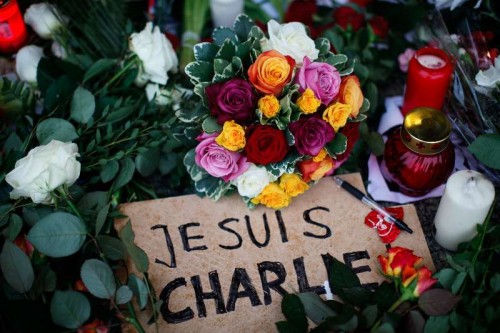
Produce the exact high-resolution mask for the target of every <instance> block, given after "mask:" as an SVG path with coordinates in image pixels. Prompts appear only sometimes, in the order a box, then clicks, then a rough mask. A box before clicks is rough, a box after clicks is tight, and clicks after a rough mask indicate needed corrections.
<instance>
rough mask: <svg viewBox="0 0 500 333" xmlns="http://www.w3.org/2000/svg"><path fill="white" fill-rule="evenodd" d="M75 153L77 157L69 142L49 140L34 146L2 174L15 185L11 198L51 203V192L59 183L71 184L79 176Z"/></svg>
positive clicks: (74, 146) (76, 153) (8, 181)
mask: <svg viewBox="0 0 500 333" xmlns="http://www.w3.org/2000/svg"><path fill="white" fill-rule="evenodd" d="M77 156H80V155H79V154H78V146H77V145H76V144H74V143H71V142H68V143H64V142H61V141H56V140H52V141H51V142H50V143H49V144H47V145H42V146H38V147H35V148H33V149H32V150H30V151H29V152H28V155H27V156H26V157H24V158H22V159H20V160H18V161H17V162H16V165H15V168H14V170H12V171H11V172H9V173H8V174H7V176H6V177H5V180H6V181H7V183H9V184H10V185H11V186H12V187H13V188H14V189H13V190H12V192H10V197H11V199H18V198H20V197H30V198H31V200H33V202H35V203H51V202H52V198H51V196H50V192H51V191H53V190H55V189H56V188H58V187H59V186H61V185H68V186H69V185H72V184H73V183H74V182H75V181H76V180H77V179H78V177H79V176H80V162H78V161H77V160H76V157H77Z"/></svg>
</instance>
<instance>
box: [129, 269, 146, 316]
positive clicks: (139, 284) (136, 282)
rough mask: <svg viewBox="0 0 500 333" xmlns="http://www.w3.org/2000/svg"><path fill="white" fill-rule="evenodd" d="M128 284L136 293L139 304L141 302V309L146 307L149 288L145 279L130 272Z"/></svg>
mask: <svg viewBox="0 0 500 333" xmlns="http://www.w3.org/2000/svg"><path fill="white" fill-rule="evenodd" d="M128 286H129V287H130V289H131V290H132V292H133V293H134V296H135V297H136V299H137V304H139V309H141V310H142V309H144V308H145V307H146V305H147V304H148V296H149V293H148V288H147V286H146V284H145V283H144V281H142V280H141V279H140V278H138V277H137V276H136V275H135V274H130V276H129V278H128Z"/></svg>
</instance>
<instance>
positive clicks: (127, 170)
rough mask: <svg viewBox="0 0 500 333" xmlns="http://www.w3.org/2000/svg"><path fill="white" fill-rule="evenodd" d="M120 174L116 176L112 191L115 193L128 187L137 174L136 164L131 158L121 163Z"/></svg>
mask: <svg viewBox="0 0 500 333" xmlns="http://www.w3.org/2000/svg"><path fill="white" fill-rule="evenodd" d="M120 166H121V168H120V172H119V173H118V175H117V176H116V179H115V181H114V182H113V186H112V191H111V192H114V191H116V190H118V189H119V188H121V187H123V186H125V185H127V184H128V183H129V182H130V181H131V180H132V177H133V176H134V172H135V164H134V162H133V161H132V159H131V158H130V157H127V158H124V159H123V160H121V161H120Z"/></svg>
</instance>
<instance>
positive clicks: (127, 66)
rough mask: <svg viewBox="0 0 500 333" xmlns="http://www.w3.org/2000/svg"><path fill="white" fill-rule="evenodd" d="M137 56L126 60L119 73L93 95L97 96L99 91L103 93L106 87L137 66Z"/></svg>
mask: <svg viewBox="0 0 500 333" xmlns="http://www.w3.org/2000/svg"><path fill="white" fill-rule="evenodd" d="M137 60H138V58H137V56H136V55H133V56H132V57H130V58H129V59H127V60H126V63H125V66H123V68H122V69H120V71H118V73H116V74H115V75H114V76H113V77H112V78H111V79H110V80H109V81H108V82H106V84H105V85H104V86H103V87H102V88H101V89H99V90H98V91H97V92H96V93H95V95H98V94H99V93H100V92H101V91H103V90H104V89H106V88H107V87H109V86H110V85H112V84H113V83H114V82H115V81H116V80H118V79H119V78H120V77H121V76H122V75H123V74H124V73H126V72H127V71H128V70H129V69H130V68H132V67H133V66H134V65H136V64H137Z"/></svg>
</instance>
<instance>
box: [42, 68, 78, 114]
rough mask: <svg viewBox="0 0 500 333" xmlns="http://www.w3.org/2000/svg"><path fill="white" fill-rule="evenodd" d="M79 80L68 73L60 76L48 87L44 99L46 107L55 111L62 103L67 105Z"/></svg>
mask: <svg viewBox="0 0 500 333" xmlns="http://www.w3.org/2000/svg"><path fill="white" fill-rule="evenodd" d="M77 86H78V84H77V82H76V81H75V80H73V79H71V78H70V77H69V76H68V75H63V76H60V77H58V78H57V79H56V80H55V81H54V82H52V84H51V85H50V86H49V88H48V89H47V92H46V93H45V98H44V100H43V102H44V106H45V109H47V110H48V111H53V110H55V109H56V108H57V107H59V106H61V105H65V104H66V103H67V102H68V101H69V99H70V98H71V96H72V95H73V92H74V91H75V89H76V87H77Z"/></svg>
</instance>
